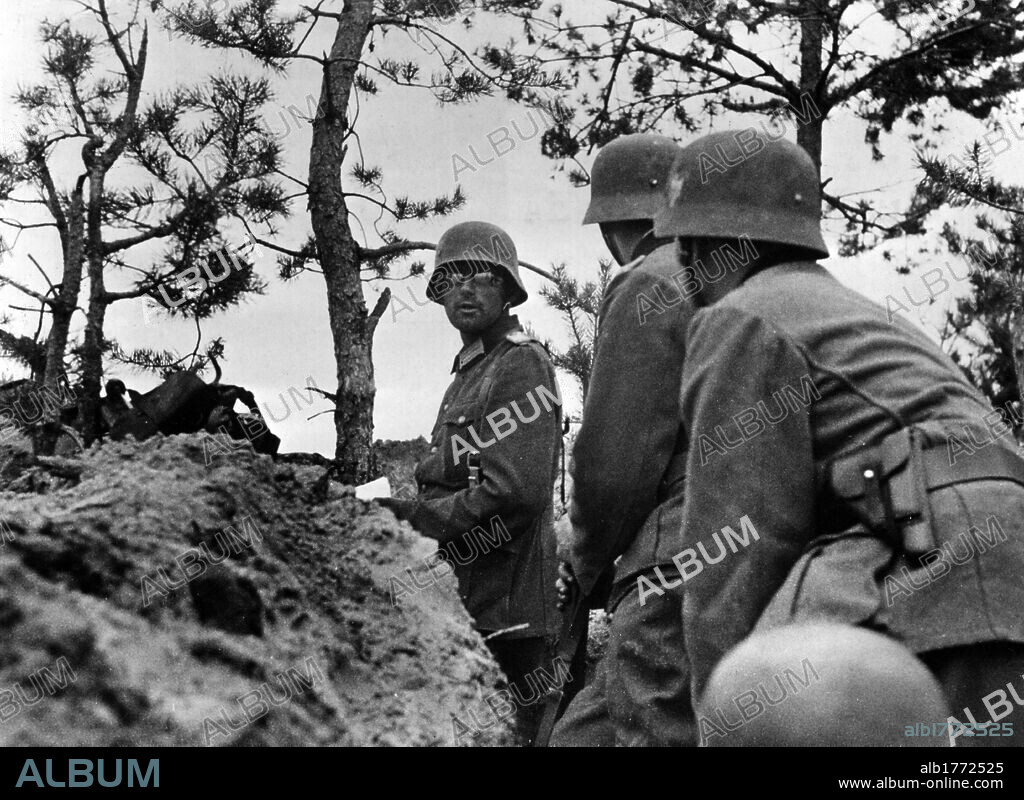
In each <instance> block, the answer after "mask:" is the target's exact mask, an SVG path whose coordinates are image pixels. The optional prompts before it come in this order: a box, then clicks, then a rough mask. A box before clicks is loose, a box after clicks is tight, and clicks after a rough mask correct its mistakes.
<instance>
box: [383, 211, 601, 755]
mask: <svg viewBox="0 0 1024 800" xmlns="http://www.w3.org/2000/svg"><path fill="white" fill-rule="evenodd" d="M427 297H428V298H429V299H430V300H432V301H434V302H435V303H439V304H442V305H443V306H444V310H445V313H446V314H447V315H448V320H449V321H450V322H451V324H452V325H453V326H454V327H455V328H456V329H457V330H458V331H459V332H460V333H461V334H462V341H463V343H464V345H465V347H463V349H462V351H461V352H460V353H459V354H458V356H456V358H455V363H454V365H453V367H452V372H453V373H455V380H454V381H453V382H452V384H451V386H449V387H448V390H447V391H446V392H445V395H444V400H442V402H441V409H440V411H439V412H438V415H437V422H436V423H435V424H434V430H433V434H432V435H431V445H432V447H431V451H430V455H429V456H428V457H427V458H426V459H424V460H423V461H421V462H420V463H419V464H418V465H417V467H416V482H417V485H418V487H419V496H418V497H417V499H416V500H399V499H388V500H382V501H379V502H381V504H382V505H384V506H385V507H388V508H391V509H392V510H393V511H394V512H395V513H396V515H397V516H399V517H400V518H402V519H406V520H408V521H409V522H410V523H411V524H412V525H413V526H414V527H416V528H417V529H418V530H419V531H420V532H422V533H423V534H424V535H425V536H429V537H431V538H433V539H437V541H438V542H439V545H440V546H439V550H440V551H441V553H443V554H444V556H445V558H446V560H447V561H448V562H449V563H451V565H452V567H453V569H454V571H455V576H456V578H457V579H458V582H459V593H460V595H461V597H462V600H463V602H464V603H465V605H466V609H467V610H468V611H469V613H470V614H471V615H472V617H473V619H474V621H475V625H476V629H477V630H478V631H479V632H480V633H481V634H482V635H483V636H484V637H485V641H486V643H487V646H488V647H489V648H490V650H491V652H492V653H493V654H494V657H495V659H496V660H497V662H498V664H499V665H500V666H501V668H502V670H503V671H504V672H505V675H506V676H507V677H508V681H509V689H510V692H511V695H512V704H513V705H515V707H516V724H517V729H518V732H519V735H520V737H521V740H522V742H523V743H524V744H530V743H532V741H533V738H534V736H535V733H536V730H537V727H538V725H539V722H540V715H541V712H542V710H543V707H544V695H545V694H546V692H547V691H548V690H549V689H550V688H551V687H552V685H553V684H554V683H561V682H565V681H567V680H570V681H572V682H574V683H576V685H580V684H582V680H583V674H582V669H581V667H582V663H581V661H582V658H581V659H580V660H579V661H578V662H577V668H578V669H580V671H579V673H578V674H572V675H568V676H567V675H566V673H567V671H568V670H569V665H568V664H562V663H556V660H555V650H554V645H555V639H556V637H557V635H558V632H559V628H560V622H561V620H560V618H559V614H558V611H557V608H556V605H557V595H556V592H555V580H556V577H557V563H556V560H555V537H554V530H553V526H552V510H553V509H552V504H553V489H554V482H555V475H556V472H557V462H558V456H559V448H560V446H561V422H560V421H561V399H560V394H559V390H558V385H557V382H556V379H555V370H554V366H553V365H552V363H551V358H550V356H549V355H548V353H547V351H546V350H545V349H544V347H543V345H541V344H540V343H539V342H537V341H536V340H535V339H533V338H532V337H530V336H528V335H527V334H526V333H524V332H523V329H522V327H521V326H520V324H519V320H518V318H517V317H515V316H510V315H509V309H510V308H512V307H513V306H518V305H520V304H521V303H523V302H525V301H526V298H527V294H526V289H525V287H524V286H523V282H522V279H521V278H520V277H519V260H518V256H517V254H516V248H515V245H514V244H513V242H512V240H511V239H510V238H509V236H508V234H506V233H505V232H504V231H503V230H501V229H500V228H498V227H496V226H494V225H490V224H488V223H484V222H465V223H462V224H460V225H456V226H454V227H453V228H451V229H449V230H448V231H447V232H446V233H445V234H444V236H442V237H441V240H440V241H439V242H438V245H437V252H436V258H435V266H434V272H433V273H432V274H431V276H430V280H429V282H428V284H427ZM582 646H583V647H584V648H585V641H584V643H583V645H582Z"/></svg>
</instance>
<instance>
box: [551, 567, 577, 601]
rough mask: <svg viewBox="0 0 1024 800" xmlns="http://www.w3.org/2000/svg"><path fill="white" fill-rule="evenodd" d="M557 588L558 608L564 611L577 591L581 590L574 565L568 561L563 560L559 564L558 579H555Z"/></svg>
mask: <svg viewBox="0 0 1024 800" xmlns="http://www.w3.org/2000/svg"><path fill="white" fill-rule="evenodd" d="M555 589H557V590H558V603H557V606H558V610H559V611H564V610H565V607H566V606H567V605H569V603H570V602H572V599H573V596H574V595H575V593H576V592H578V591H579V585H578V584H577V583H576V575H575V574H574V573H573V571H572V565H571V564H570V563H569V562H567V561H562V562H560V563H559V565H558V580H557V581H555Z"/></svg>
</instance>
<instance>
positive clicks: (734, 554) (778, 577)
mask: <svg viewBox="0 0 1024 800" xmlns="http://www.w3.org/2000/svg"><path fill="white" fill-rule="evenodd" d="M813 380H814V377H813V375H812V374H811V372H810V371H809V367H808V363H807V361H806V359H805V358H804V355H803V353H802V351H801V350H800V349H799V347H798V346H797V345H796V344H795V343H794V342H793V341H792V340H791V339H789V338H788V337H787V336H786V335H785V334H784V333H783V332H780V331H778V330H776V329H775V328H774V326H773V325H772V324H771V323H770V322H767V321H764V320H761V319H759V318H757V317H754V316H752V315H750V314H747V313H746V312H743V311H738V310H736V309H731V308H728V307H726V308H720V307H712V308H708V309H704V310H701V311H699V312H698V313H697V315H696V317H695V319H694V322H693V323H692V324H691V325H690V328H689V330H688V332H687V358H686V362H685V364H684V366H683V378H682V385H681V405H680V408H681V412H682V415H683V421H684V424H685V425H686V428H687V432H688V434H689V437H690V449H689V453H688V458H687V474H686V486H685V492H686V497H685V501H684V507H683V540H684V544H685V546H686V549H685V550H684V551H683V552H682V553H681V554H680V557H679V559H678V560H677V566H678V567H679V568H680V572H681V574H682V576H683V578H684V580H685V583H684V593H685V595H684V606H683V628H684V635H685V638H686V650H687V654H688V656H689V658H690V663H691V667H692V675H693V690H694V696H697V697H699V696H700V692H701V691H702V690H703V688H704V685H705V683H706V681H707V679H708V677H709V673H710V671H711V670H712V669H713V667H714V666H715V664H716V663H717V662H718V661H719V659H720V658H721V657H722V655H723V654H724V653H725V651H727V650H728V649H729V648H730V647H732V646H734V645H735V644H737V643H738V642H739V641H740V640H742V639H743V638H744V637H745V636H747V635H748V634H749V633H750V631H751V630H752V629H753V627H754V625H755V624H756V622H757V619H758V617H759V615H760V614H761V612H762V610H763V609H764V607H765V606H766V605H767V604H768V602H769V600H770V599H771V597H772V595H773V594H774V592H775V591H776V590H777V589H778V588H779V587H780V586H781V584H782V583H783V581H784V580H785V578H786V575H787V573H788V572H789V569H790V567H792V565H793V564H794V562H795V561H796V560H797V558H798V557H799V555H800V553H801V551H802V550H803V548H804V545H805V544H806V542H807V541H808V540H809V539H810V537H811V536H812V535H813V530H814V520H815V493H814V454H813V446H812V444H813V443H812V435H811V424H810V413H811V409H810V406H811V404H812V403H813V402H814V399H815V397H819V396H820V395H819V393H818V391H817V389H816V387H815V384H814V382H813Z"/></svg>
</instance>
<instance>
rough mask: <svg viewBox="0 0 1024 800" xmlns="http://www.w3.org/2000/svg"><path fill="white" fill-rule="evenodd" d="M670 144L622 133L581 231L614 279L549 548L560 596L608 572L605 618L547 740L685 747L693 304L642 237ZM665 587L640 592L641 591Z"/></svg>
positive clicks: (658, 243)
mask: <svg viewBox="0 0 1024 800" xmlns="http://www.w3.org/2000/svg"><path fill="white" fill-rule="evenodd" d="M678 153H679V146H678V145H676V143H675V142H674V141H672V140H671V139H668V138H666V137H664V136H656V135H652V134H636V135H631V136H624V137H621V138H619V139H616V140H615V141H614V142H611V143H610V144H609V145H608V146H607V147H605V148H604V149H603V150H601V152H600V154H599V155H598V157H597V160H596V161H595V162H594V169H593V174H592V177H591V202H590V208H589V209H588V210H587V215H586V217H585V218H584V221H583V222H584V224H592V223H598V224H599V225H600V226H601V233H602V235H603V236H604V240H605V242H606V243H607V245H608V249H609V250H610V251H611V253H612V255H613V256H614V258H615V260H616V261H617V262H618V263H619V264H620V265H622V271H621V272H620V273H619V274H618V275H617V276H616V277H615V279H614V280H613V281H612V283H611V285H610V286H609V287H608V291H607V294H606V295H605V299H604V301H603V303H602V306H601V313H600V322H599V329H598V335H597V340H596V343H595V358H594V368H593V373H592V376H591V380H590V386H589V389H588V392H587V397H586V402H585V404H584V409H583V424H582V426H581V428H580V431H579V436H578V437H577V439H576V443H575V445H574V447H573V454H572V477H573V500H572V505H571V508H570V516H571V520H572V534H571V536H568V537H565V538H564V540H562V541H560V542H559V557H560V558H561V559H562V560H563V561H564V562H566V565H564V566H563V567H562V572H563V574H562V578H561V584H560V585H561V588H562V590H563V593H564V594H565V599H568V597H569V596H570V594H571V592H570V589H577V590H578V593H579V595H580V596H584V597H585V596H588V595H590V594H591V593H592V592H594V591H595V587H596V586H597V585H598V582H599V581H598V578H599V576H601V574H602V573H604V572H605V571H606V570H608V569H610V568H611V567H612V564H613V562H615V560H616V559H618V563H617V565H616V566H615V577H614V586H613V587H612V592H611V597H610V599H609V602H608V606H607V607H608V610H609V611H610V612H612V614H613V615H614V616H613V618H612V622H611V629H610V635H609V641H608V648H607V651H606V653H605V656H604V658H603V659H602V660H601V662H600V664H599V665H598V667H597V674H596V676H595V679H594V682H593V683H592V684H591V685H590V686H588V687H586V688H585V689H583V691H582V692H580V694H579V695H577V697H576V698H575V700H573V702H572V703H571V704H570V705H569V708H568V710H567V711H566V713H565V715H564V716H563V718H562V720H561V721H560V722H559V723H558V725H557V726H556V728H555V732H554V736H553V737H552V741H551V744H552V745H553V746H559V745H561V746H564V745H615V744H619V745H694V744H696V735H695V732H694V720H693V712H692V710H691V703H690V684H689V673H688V670H687V664H686V652H685V649H684V647H683V636H682V599H683V591H682V580H681V579H680V578H679V574H678V570H677V569H676V567H675V564H674V563H673V561H672V558H673V556H675V555H676V554H677V553H679V551H680V550H681V549H682V535H681V531H680V526H681V523H682V503H683V493H682V490H683V476H684V467H685V464H686V440H685V436H684V434H683V430H682V427H681V426H680V421H679V381H680V377H681V375H682V365H683V334H684V332H685V330H686V327H687V325H688V324H689V322H690V319H691V318H692V316H693V306H692V304H691V302H690V300H689V298H688V297H687V296H686V295H685V293H684V292H683V291H682V286H683V284H684V283H685V280H684V276H683V273H682V271H681V270H680V268H679V266H678V264H677V263H676V259H675V250H674V247H673V246H672V244H671V243H667V240H664V239H658V238H656V237H655V236H654V233H653V226H654V222H653V218H654V216H655V214H656V213H657V212H658V211H659V210H660V209H661V207H662V206H663V205H664V204H665V202H666V199H665V190H666V185H667V182H668V175H669V170H670V168H671V165H672V162H673V160H674V159H675V157H676V155H677V154H678ZM642 581H647V583H648V585H653V586H657V587H662V586H665V587H669V588H666V589H663V590H660V593H659V592H658V591H650V592H642V591H640V584H641V582H642Z"/></svg>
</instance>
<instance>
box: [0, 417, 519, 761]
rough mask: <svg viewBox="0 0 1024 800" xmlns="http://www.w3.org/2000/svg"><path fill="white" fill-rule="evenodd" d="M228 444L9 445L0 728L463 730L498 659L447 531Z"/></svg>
mask: <svg viewBox="0 0 1024 800" xmlns="http://www.w3.org/2000/svg"><path fill="white" fill-rule="evenodd" d="M225 441H227V440H225V439H223V438H221V437H208V436H203V437H185V436H178V437H171V438H168V439H156V440H151V441H149V442H145V443H143V444H136V443H135V442H121V443H109V444H107V445H105V446H104V447H103V448H102V449H100V450H98V451H91V452H89V453H88V454H87V455H86V456H84V457H83V458H82V459H81V460H53V461H51V462H49V463H42V464H39V463H36V464H35V465H34V466H27V465H25V464H22V465H20V467H19V468H18V469H15V466H12V464H13V465H17V464H18V460H19V459H17V458H16V459H14V461H13V462H12V461H10V460H9V457H10V455H9V454H7V455H5V454H4V453H2V452H0V465H5V466H4V467H3V469H2V470H0V473H2V478H0V633H2V641H3V646H2V647H0V745H3V746H8V745H14V744H21V745H54V744H59V745H67V746H75V745H203V744H211V745H223V744H242V745H329V744H338V745H380V744H392V745H399V744H401V745H446V744H455V743H456V739H455V736H454V735H453V720H452V715H455V716H456V717H458V718H459V720H461V721H463V723H464V722H465V721H466V720H467V719H470V718H475V719H477V720H479V719H481V718H484V717H485V715H486V713H487V705H486V697H487V695H489V694H490V693H491V692H493V691H495V690H497V689H498V688H500V686H501V683H500V680H501V674H500V672H499V671H498V668H497V666H496V665H495V664H494V662H493V661H492V660H491V658H490V656H489V655H488V653H487V650H486V648H485V646H484V645H483V643H482V642H481V640H480V638H479V636H478V635H477V634H476V633H475V632H473V631H472V629H471V627H470V620H469V617H468V615H467V614H466V612H465V610H464V609H463V608H462V606H461V604H460V603H459V600H458V597H457V594H456V591H455V584H454V580H453V579H452V578H451V576H450V575H444V574H442V575H439V576H436V577H435V576H429V577H428V578H427V579H426V580H423V576H424V575H425V574H426V568H425V567H424V566H423V559H424V558H426V556H428V555H429V554H430V553H431V552H432V550H433V549H434V545H433V543H431V542H430V541H429V540H426V539H424V538H422V537H420V536H419V535H418V534H416V533H415V532H413V531H412V529H411V528H409V527H407V526H405V525H400V524H398V523H396V522H395V520H394V518H393V517H392V516H391V515H390V514H389V513H387V512H383V511H381V510H379V509H377V508H371V506H370V505H369V504H367V503H363V502H361V501H358V500H356V499H355V497H354V496H353V495H352V490H351V489H348V488H344V489H342V488H340V487H336V486H332V487H327V486H326V484H325V483H324V482H323V481H320V482H318V481H317V480H316V479H317V477H318V476H319V474H320V473H321V472H322V470H320V469H319V468H316V467H303V466H296V465H281V464H276V465H275V463H274V462H273V461H272V460H271V459H270V458H269V457H267V456H256V455H254V454H253V453H252V452H251V451H249V450H247V449H245V448H240V449H237V450H232V451H231V452H230V453H229V452H227V447H230V445H228V446H227V447H226V446H225V444H224V442H225ZM407 568H410V569H412V570H413V573H414V574H416V575H418V576H419V577H420V584H421V585H423V586H424V587H425V588H423V589H422V590H421V591H418V592H417V593H416V594H415V595H414V596H413V597H405V598H403V603H402V605H400V606H396V605H394V604H393V603H392V599H391V595H390V593H389V586H390V578H392V577H395V576H398V577H404V578H408V577H411V576H409V574H408V573H407V572H406V569H407ZM492 722H494V723H497V724H488V725H481V726H480V727H482V728H485V729H484V730H482V731H481V732H479V733H478V734H477V735H476V736H475V739H474V741H475V743H476V744H482V745H493V744H508V743H511V735H510V733H509V730H508V726H507V725H505V724H504V723H503V722H498V721H497V720H496V719H495V720H492ZM462 741H463V742H467V741H469V738H468V737H463V738H462Z"/></svg>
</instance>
